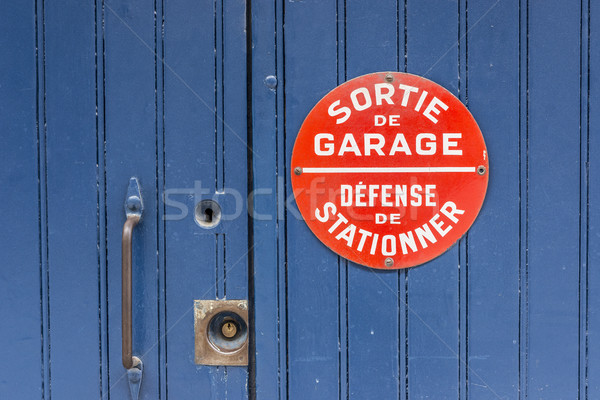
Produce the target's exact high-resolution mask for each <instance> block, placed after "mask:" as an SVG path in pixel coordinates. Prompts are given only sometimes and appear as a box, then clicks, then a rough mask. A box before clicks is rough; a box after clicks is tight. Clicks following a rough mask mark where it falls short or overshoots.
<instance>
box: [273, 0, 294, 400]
mask: <svg viewBox="0 0 600 400" xmlns="http://www.w3.org/2000/svg"><path fill="white" fill-rule="evenodd" d="M274 2H275V32H276V35H275V36H276V37H275V71H276V77H278V85H277V88H276V92H275V97H276V100H275V102H276V104H275V106H276V117H275V119H276V122H275V124H276V135H275V136H276V149H277V165H276V169H277V177H278V181H277V189H276V190H277V210H276V216H275V218H277V257H278V265H277V269H278V272H277V283H278V285H277V302H278V306H277V308H278V317H279V321H280V323H279V324H278V333H277V335H278V339H279V343H280V346H279V359H278V364H279V366H278V369H279V385H280V386H279V398H280V399H283V400H287V399H288V398H289V394H290V393H289V390H290V388H289V336H288V326H289V321H288V285H287V284H288V274H287V266H288V254H287V216H286V200H287V181H288V177H287V168H286V145H285V143H286V133H287V132H286V125H285V118H286V108H285V90H286V76H285V28H284V27H285V1H282V0H274Z"/></svg>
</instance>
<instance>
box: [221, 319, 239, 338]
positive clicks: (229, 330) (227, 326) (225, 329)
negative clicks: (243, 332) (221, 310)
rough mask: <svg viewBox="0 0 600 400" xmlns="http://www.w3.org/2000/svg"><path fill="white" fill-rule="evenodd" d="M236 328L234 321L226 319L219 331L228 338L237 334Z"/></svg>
mask: <svg viewBox="0 0 600 400" xmlns="http://www.w3.org/2000/svg"><path fill="white" fill-rule="evenodd" d="M237 331H238V328H237V326H236V325H235V323H233V322H231V321H227V322H225V323H224V324H223V326H222V327H221V333H223V336H225V337H226V338H228V339H231V338H233V337H234V336H235V335H236V334H237Z"/></svg>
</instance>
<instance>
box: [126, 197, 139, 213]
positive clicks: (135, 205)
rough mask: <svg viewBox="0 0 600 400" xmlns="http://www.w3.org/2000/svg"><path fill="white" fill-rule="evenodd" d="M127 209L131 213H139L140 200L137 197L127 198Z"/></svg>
mask: <svg viewBox="0 0 600 400" xmlns="http://www.w3.org/2000/svg"><path fill="white" fill-rule="evenodd" d="M127 209H128V210H129V211H138V210H139V209H140V198H139V197H137V196H129V198H127Z"/></svg>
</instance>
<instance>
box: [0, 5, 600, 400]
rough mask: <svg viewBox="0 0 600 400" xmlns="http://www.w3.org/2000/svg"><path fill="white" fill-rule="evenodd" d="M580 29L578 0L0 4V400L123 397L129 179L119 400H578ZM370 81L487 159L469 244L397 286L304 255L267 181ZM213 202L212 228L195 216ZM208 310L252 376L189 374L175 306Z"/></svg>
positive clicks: (583, 17)
mask: <svg viewBox="0 0 600 400" xmlns="http://www.w3.org/2000/svg"><path fill="white" fill-rule="evenodd" d="M599 16H600V6H599V4H598V3H597V2H593V1H585V0H584V1H581V2H579V1H567V2H560V1H547V2H538V1H532V0H506V1H497V0H482V1H478V2H473V1H467V0H454V1H440V0H427V1H416V0H405V1H388V0H378V1H374V2H359V1H356V0H336V1H317V0H311V1H283V0H275V1H265V0H254V1H253V2H252V4H250V3H247V2H244V1H242V0H235V1H226V0H213V1H200V2H198V1H180V2H163V1H151V0H144V1H140V2H131V1H116V0H115V1H102V0H96V1H88V2H50V1H45V0H37V1H29V2H11V1H7V0H5V1H0V33H1V35H0V139H1V142H0V144H1V145H2V146H0V184H1V186H0V199H1V200H2V201H0V221H1V223H0V254H2V268H0V398H2V399H4V398H7V399H13V398H19V399H52V398H55V399H65V398H102V399H109V398H112V399H128V398H129V391H128V387H127V382H126V378H125V371H124V369H123V367H122V365H121V348H120V341H121V331H120V326H121V321H120V318H121V314H120V296H121V288H120V279H121V277H120V269H121V265H120V250H121V243H120V239H121V228H122V224H123V222H124V218H125V217H124V212H123V202H124V196H125V190H126V187H127V182H128V179H129V177H131V176H137V177H138V178H139V179H140V183H141V185H142V192H143V196H144V202H145V211H144V217H143V222H142V223H141V224H140V225H139V226H138V227H137V228H136V230H135V232H134V244H133V260H134V271H133V275H134V287H133V293H134V326H135V328H134V332H133V335H134V340H133V343H134V349H133V350H134V353H135V354H138V355H141V357H142V359H143V361H144V366H145V371H144V380H143V385H142V391H141V398H144V399H157V398H159V399H168V398H169V397H170V398H172V399H178V400H179V399H191V398H207V399H214V400H221V399H231V400H235V399H252V398H257V399H266V400H271V399H356V400H362V399H371V398H380V399H400V398H401V399H420V398H431V399H469V398H470V399H525V398H535V399H538V398H539V399H576V398H577V399H595V398H599V397H600V339H599V337H598V335H599V333H598V332H599V329H600V305H599V304H600V274H599V273H598V268H596V267H598V266H599V265H600V247H599V245H598V243H600V213H599V212H598V209H599V207H598V204H599V202H600V185H599V182H600V180H599V179H600V169H599V164H598V157H600V136H599V132H598V129H599V120H598V117H597V116H598V115H600V109H599V108H598V102H597V101H596V100H597V99H598V97H599V96H600V91H599V90H600V80H599V79H598V76H600V75H599V72H598V71H599V70H598V66H599V65H600V52H599V50H598V49H599V47H598V41H599V40H600V36H599V33H598V32H599V30H598V27H597V25H598V22H600V19H599V18H600V17H599ZM248 22H250V23H251V26H248V25H247V24H248ZM377 70H397V71H407V72H410V73H414V74H419V75H423V76H425V77H427V78H429V79H432V80H434V81H436V82H438V83H440V84H442V85H443V86H445V87H446V88H448V89H449V90H450V91H452V92H453V93H454V94H455V95H457V96H458V97H459V99H460V100H461V101H463V102H464V103H465V104H466V105H467V106H468V107H469V109H470V110H471V112H472V113H473V115H474V116H475V118H476V120H477V121H478V123H479V125H480V127H481V130H482V132H483V134H484V137H485V140H486V143H487V147H488V150H489V153H490V157H491V163H490V186H489V189H488V195H487V198H486V200H485V203H484V206H483V208H482V210H481V213H480V215H479V217H478V219H477V220H476V221H475V223H474V225H473V227H472V228H471V230H470V231H469V233H468V234H467V235H466V236H465V237H464V238H463V239H462V240H461V241H460V242H459V243H458V244H457V245H455V246H454V247H453V248H451V249H450V250H449V251H448V252H447V253H445V254H444V255H442V256H441V257H439V258H437V259H436V260H433V261H431V262H429V263H427V264H426V265H424V266H421V267H417V268H413V269H409V270H405V271H390V272H382V271H372V270H369V269H366V268H363V267H360V266H357V265H354V264H352V263H349V262H347V261H346V260H344V259H342V258H340V257H338V256H336V255H335V254H333V253H332V252H331V251H329V250H328V249H327V248H325V247H324V246H323V245H322V244H321V243H320V242H319V241H318V240H317V239H316V238H315V237H314V235H312V233H311V232H310V231H309V229H308V228H307V226H306V224H305V223H304V222H303V221H302V220H301V218H299V215H298V212H297V208H296V206H295V204H294V202H293V198H292V197H291V195H292V191H291V186H290V184H289V179H288V176H289V172H290V171H289V158H290V155H291V151H292V148H293V144H294V140H295V137H296V134H297V132H298V129H299V127H300V125H301V123H302V121H303V119H304V117H305V116H306V114H307V113H308V111H309V110H310V109H311V108H312V106H313V105H314V104H315V103H316V102H317V101H318V100H319V99H320V98H321V97H322V96H323V95H324V94H326V93H327V92H328V91H329V90H331V89H333V88H334V87H335V86H336V85H338V84H340V83H342V82H344V81H346V80H347V79H351V78H353V77H355V76H358V75H361V74H364V73H368V72H373V71H377ZM267 78H268V79H267ZM248 85H250V86H248ZM249 193H250V195H249ZM209 198H214V199H215V200H216V201H218V202H219V204H220V205H221V208H222V211H223V215H224V216H225V217H224V220H223V221H222V222H221V224H220V225H219V226H218V227H217V228H215V229H212V230H206V229H204V228H201V227H200V226H198V225H197V224H196V223H195V222H194V207H195V205H196V203H197V202H198V201H200V200H202V199H209ZM247 199H250V202H249V205H250V209H248V203H246V201H247ZM249 213H250V217H249V216H248V215H249ZM222 298H229V299H234V298H238V299H243V298H249V300H250V302H251V308H252V310H251V320H252V322H253V327H252V329H253V330H252V334H253V338H252V344H253V348H252V350H251V353H252V354H251V360H252V365H251V366H250V367H249V368H244V367H228V368H225V367H206V366H197V365H195V364H194V336H193V313H192V305H193V300H194V299H222Z"/></svg>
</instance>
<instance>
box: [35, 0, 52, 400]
mask: <svg viewBox="0 0 600 400" xmlns="http://www.w3.org/2000/svg"><path fill="white" fill-rule="evenodd" d="M35 6H36V11H35V30H36V64H37V65H36V80H37V82H36V92H37V109H36V113H37V140H38V147H37V153H38V203H39V232H40V243H39V246H40V247H39V251H40V307H41V318H42V320H41V341H42V342H41V356H42V357H41V358H42V359H41V361H42V371H41V373H42V399H44V400H50V399H51V398H52V391H51V370H50V365H51V363H50V360H51V359H50V304H49V301H50V282H49V265H48V194H47V190H48V187H47V165H46V161H47V157H46V155H47V154H46V83H45V75H46V68H45V67H46V57H45V56H46V54H45V51H46V46H45V25H44V0H36V3H35Z"/></svg>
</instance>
